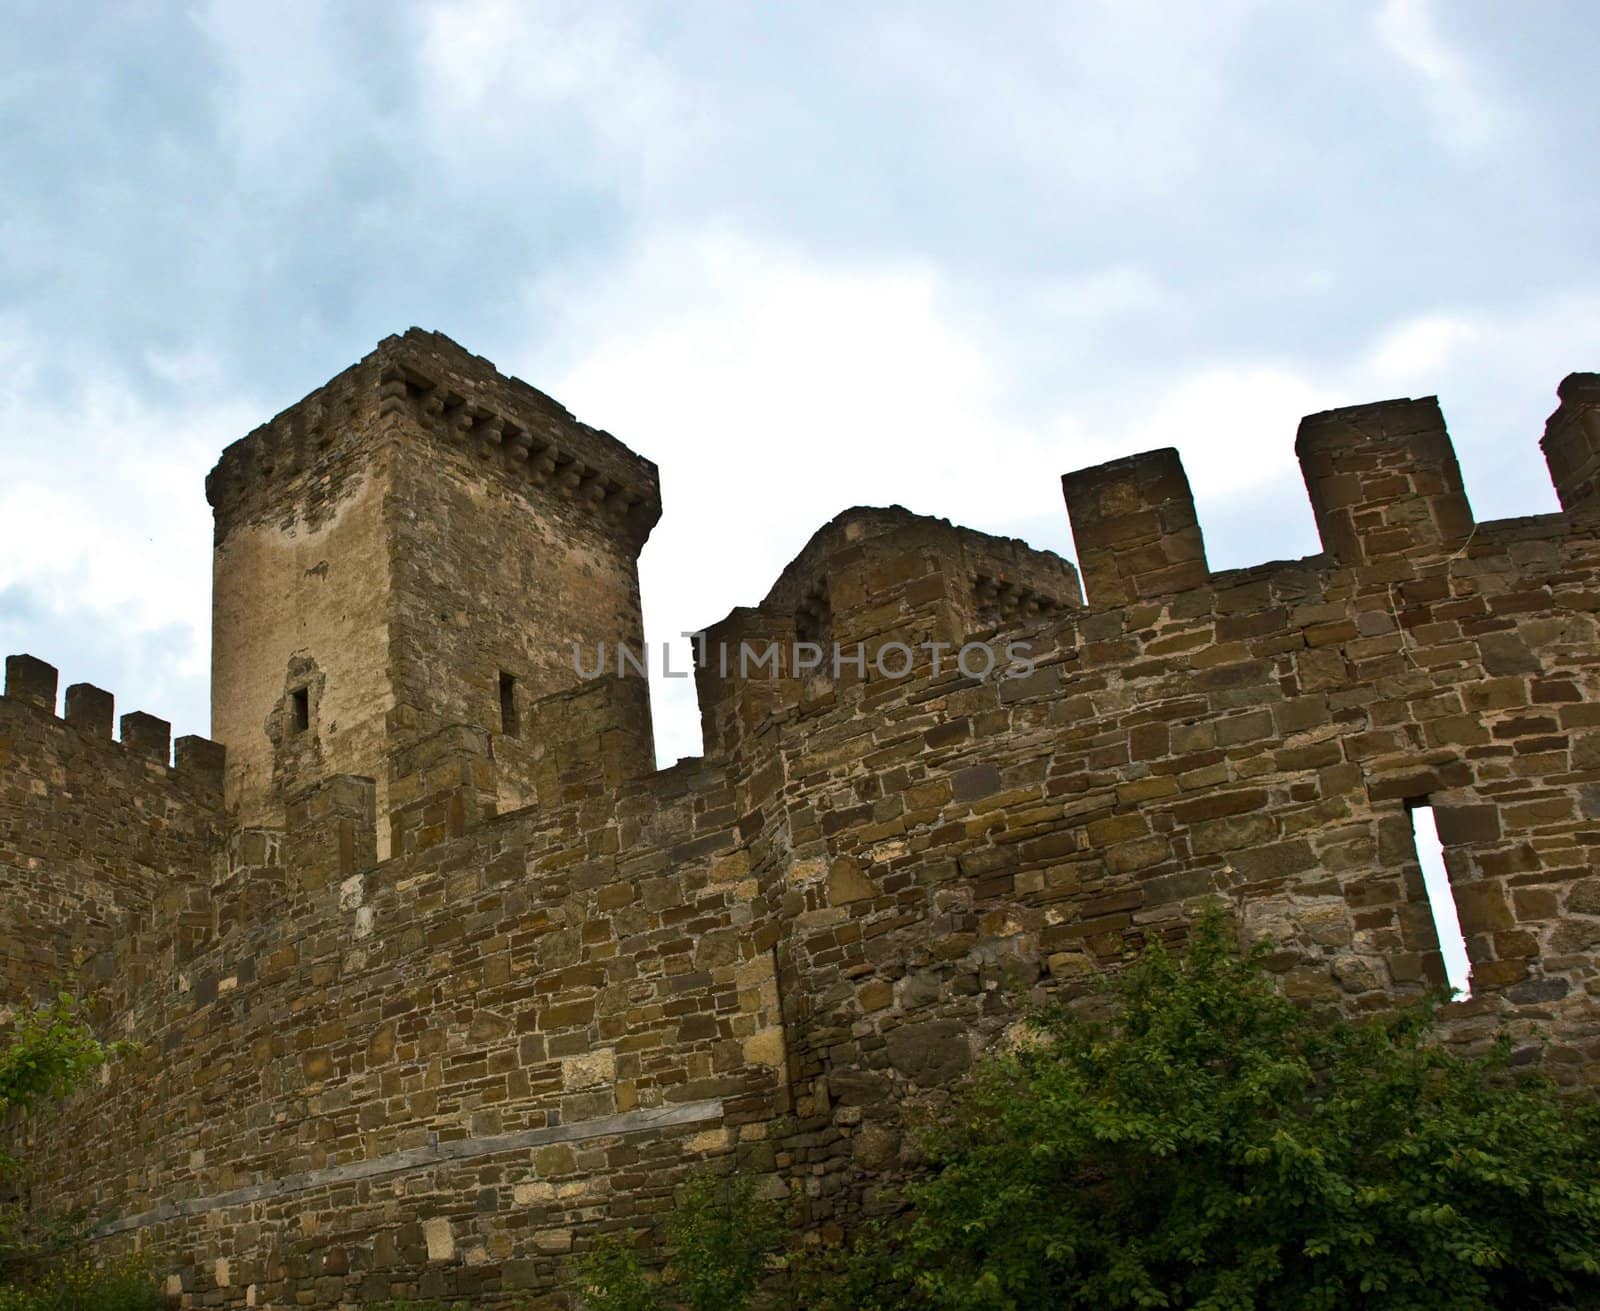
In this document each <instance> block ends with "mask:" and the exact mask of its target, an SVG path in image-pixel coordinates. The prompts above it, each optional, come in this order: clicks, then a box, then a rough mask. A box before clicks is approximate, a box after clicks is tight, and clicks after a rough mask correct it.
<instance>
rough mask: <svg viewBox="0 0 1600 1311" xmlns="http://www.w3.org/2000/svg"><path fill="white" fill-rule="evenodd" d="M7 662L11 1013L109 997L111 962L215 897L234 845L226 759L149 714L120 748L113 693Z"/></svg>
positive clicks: (3, 964) (1, 747)
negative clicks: (160, 922)
mask: <svg viewBox="0 0 1600 1311" xmlns="http://www.w3.org/2000/svg"><path fill="white" fill-rule="evenodd" d="M56 685H57V676H56V671H55V669H54V668H53V667H51V666H50V665H47V664H45V663H44V662H43V661H41V660H35V659H33V658H32V657H28V656H13V657H11V658H9V659H8V660H7V661H6V685H5V695H4V696H0V1004H4V1005H16V1004H19V1003H22V1002H26V1001H28V1000H30V999H33V998H36V997H40V996H43V995H47V994H52V993H54V992H56V991H57V990H60V989H63V988H65V989H69V990H76V988H77V985H78V981H79V977H80V973H82V972H84V971H88V973H89V975H90V978H91V979H97V980H98V981H99V982H101V983H103V982H104V979H105V977H106V976H105V974H104V973H103V969H104V966H105V963H106V959H107V953H108V952H109V951H110V949H111V948H112V947H113V945H114V944H115V943H116V942H117V941H118V940H119V939H120V938H121V937H122V936H124V935H125V934H127V933H129V932H133V931H136V930H137V928H138V927H139V926H141V925H148V924H149V923H151V922H152V921H153V920H154V919H155V918H157V917H159V916H161V915H162V914H163V911H164V909H165V908H166V907H167V906H168V905H169V904H170V902H169V899H170V898H171V897H173V896H178V897H181V896H182V895H183V894H182V892H181V890H180V888H189V887H203V886H204V884H205V883H206V882H207V879H206V873H207V871H208V870H209V868H210V864H211V859H212V853H213V852H214V851H215V850H216V849H217V847H218V845H219V843H220V841H221V835H222V832H223V823H222V796H221V784H222V779H221V751H220V748H218V747H217V746H216V745H215V744H214V743H211V742H207V741H205V740H204V739H202V738H180V739H179V741H178V746H177V763H176V766H174V765H173V764H172V763H171V762H172V759H173V756H172V743H171V728H170V726H169V725H168V724H166V723H165V722H164V721H162V720H159V719H156V718H155V717H154V716H152V715H146V714H144V713H142V712H137V711H136V712H134V713H133V714H129V715H124V716H123V718H122V740H121V741H120V742H119V741H116V740H114V739H113V738H112V736H111V725H112V713H113V703H112V698H111V694H110V693H109V692H104V691H101V690H100V689H99V688H96V687H91V686H90V685H89V684H87V683H77V684H74V685H73V686H72V687H69V688H68V689H67V693H66V719H64V720H63V719H58V718H57V717H56V714H55V709H56Z"/></svg>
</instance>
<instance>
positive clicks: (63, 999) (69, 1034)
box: [0, 994, 161, 1311]
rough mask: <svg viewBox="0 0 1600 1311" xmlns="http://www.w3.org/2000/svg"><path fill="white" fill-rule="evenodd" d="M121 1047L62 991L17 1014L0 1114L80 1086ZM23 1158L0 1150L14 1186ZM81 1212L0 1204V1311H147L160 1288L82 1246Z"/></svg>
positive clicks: (1, 1047) (6, 1048) (35, 1106)
mask: <svg viewBox="0 0 1600 1311" xmlns="http://www.w3.org/2000/svg"><path fill="white" fill-rule="evenodd" d="M124 1049H125V1044H122V1043H107V1042H102V1041H101V1040H100V1039H98V1038H97V1037H95V1034H94V1030H93V1029H91V1028H90V1027H89V1024H88V1021H87V1020H85V1019H84V1017H83V1014H82V1012H81V1010H80V1008H79V1006H78V1004H77V1003H76V1002H75V1001H74V1000H73V999H72V998H71V997H70V996H67V995H66V994H62V995H61V996H59V997H57V998H56V999H55V1000H53V1001H51V1002H49V1003H47V1004H46V1005H43V1006H40V1007H38V1008H36V1009H34V1010H24V1011H22V1012H21V1013H20V1014H18V1015H17V1016H16V1017H15V1019H14V1021H13V1023H12V1027H11V1031H10V1033H9V1034H8V1035H7V1036H6V1039H5V1041H4V1042H3V1043H0V1119H4V1118H7V1117H10V1116H14V1115H15V1114H16V1113H18V1112H22V1111H37V1110H41V1109H43V1108H45V1107H47V1106H49V1105H51V1104H53V1103H54V1102H56V1101H58V1100H60V1099H61V1098H63V1097H68V1096H71V1094H73V1093H74V1092H77V1091H78V1090H79V1089H80V1088H82V1087H84V1086H85V1085H87V1084H88V1083H89V1082H90V1081H91V1080H92V1079H93V1078H94V1076H95V1073H96V1071H98V1070H99V1068H100V1067H101V1066H102V1065H104V1064H105V1063H106V1062H107V1061H109V1060H111V1059H112V1058H113V1057H115V1056H117V1055H119V1054H120V1053H121V1052H122V1051H123V1050H124ZM25 1173H26V1171H25V1166H24V1163H22V1162H19V1161H17V1160H15V1159H14V1158H12V1157H10V1156H5V1155H3V1154H0V1174H3V1175H5V1176H8V1177H9V1180H10V1182H11V1183H12V1184H13V1185H14V1186H15V1185H17V1184H19V1183H20V1182H21V1181H22V1178H23V1176H24V1175H25ZM84 1229H85V1217H84V1216H83V1215H81V1214H73V1215H65V1216H41V1215H38V1214H36V1213H34V1212H33V1211H32V1210H31V1209H30V1208H29V1207H28V1206H27V1205H25V1204H24V1203H23V1202H19V1201H10V1202H4V1203H0V1311H152V1309H153V1308H157V1307H159V1306H160V1305H161V1295H160V1291H159V1289H158V1288H157V1287H156V1285H155V1283H154V1281H153V1280H152V1279H151V1278H150V1275H149V1272H148V1271H146V1270H145V1269H144V1268H143V1267H142V1266H141V1265H139V1264H138V1263H131V1262H120V1263H119V1262H112V1263H110V1264H103V1263H100V1262H96V1261H93V1260H90V1259H89V1258H88V1257H87V1256H86V1255H85V1254H84V1253H83V1251H82V1243H83V1236H84Z"/></svg>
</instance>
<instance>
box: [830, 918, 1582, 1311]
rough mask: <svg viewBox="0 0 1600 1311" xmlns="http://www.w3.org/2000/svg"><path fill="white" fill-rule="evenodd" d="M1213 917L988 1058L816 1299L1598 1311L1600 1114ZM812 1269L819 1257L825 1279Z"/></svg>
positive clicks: (834, 1302)
mask: <svg viewBox="0 0 1600 1311" xmlns="http://www.w3.org/2000/svg"><path fill="white" fill-rule="evenodd" d="M1263 950H1264V948H1258V949H1256V950H1254V951H1250V952H1244V953H1241V952H1240V951H1239V950H1237V949H1236V947H1235V946H1234V944H1233V942H1232V939H1231V936H1230V933H1229V931H1228V929H1227V926H1226V924H1225V922H1224V921H1223V920H1222V919H1221V917H1220V916H1218V915H1217V914H1215V913H1213V914H1209V915H1207V916H1206V917H1204V918H1203V919H1202V921H1201V922H1200V923H1199V924H1198V926H1197V928H1196V931H1195V933H1194V935H1193V937H1192V940H1191V943H1190V946H1189V947H1188V949H1187V950H1186V951H1185V952H1184V953H1183V954H1182V956H1181V957H1176V958H1175V957H1173V956H1172V955H1169V954H1168V953H1167V952H1166V951H1165V950H1163V949H1161V948H1160V947H1153V948H1151V949H1149V950H1148V951H1146V952H1145V953H1144V954H1143V955H1142V957H1141V958H1140V959H1139V960H1138V961H1137V962H1136V963H1134V964H1133V965H1131V966H1130V967H1129V968H1128V969H1127V970H1125V971H1124V972H1123V973H1122V974H1121V975H1120V977H1118V978H1117V979H1115V980H1114V981H1113V982H1112V983H1110V985H1109V987H1110V989H1111V992H1112V994H1113V998H1114V1002H1115V1006H1114V1009H1113V1010H1112V1012H1111V1013H1112V1014H1113V1015H1114V1016H1115V1018H1114V1019H1112V1020H1111V1021H1109V1022H1105V1023H1100V1024H1091V1023H1087V1022H1084V1021H1081V1020H1079V1019H1076V1018H1074V1017H1072V1016H1071V1015H1069V1014H1067V1013H1065V1012H1062V1011H1059V1010H1058V1011H1055V1012H1052V1013H1049V1014H1047V1015H1044V1016H1041V1017H1039V1019H1038V1021H1037V1034H1036V1038H1037V1040H1036V1041H1034V1042H1032V1043H1029V1044H1025V1045H1022V1046H1020V1047H1019V1048H1018V1049H1016V1050H1012V1051H1010V1052H1007V1053H1004V1054H1000V1055H996V1056H994V1057H992V1058H990V1059H988V1060H986V1061H984V1062H982V1063H981V1064H980V1067H979V1070H978V1073H977V1075H976V1078H975V1081H974V1083H973V1086H972V1088H971V1090H970V1092H969V1093H968V1094H967V1095H965V1096H964V1097H963V1098H962V1099H960V1100H959V1103H958V1107H957V1109H956V1110H955V1111H954V1112H953V1113H952V1114H950V1115H949V1116H947V1117H946V1118H945V1119H944V1120H943V1122H942V1123H941V1124H940V1126H939V1128H938V1129H937V1130H936V1131H935V1132H934V1133H933V1134H932V1135H931V1137H930V1138H929V1140H928V1142H927V1144H926V1146H927V1148H928V1151H929V1154H930V1167H931V1168H930V1171H929V1173H928V1174H927V1175H926V1177H924V1178H923V1179H922V1180H921V1181H920V1182H917V1183H915V1184H913V1185H911V1186H910V1187H909V1188H908V1189H907V1192H906V1201H907V1203H908V1209H907V1212H906V1215H905V1217H904V1220H903V1223H901V1224H899V1225H898V1226H896V1227H895V1228H893V1229H890V1230H885V1231H882V1232H880V1233H877V1234H875V1235H873V1234H869V1235H866V1236H865V1237H863V1238H861V1239H859V1240H858V1242H857V1243H856V1245H855V1246H854V1248H853V1249H850V1250H846V1251H842V1252H834V1253H832V1254H830V1255H828V1256H826V1257H825V1258H823V1259H822V1260H821V1261H820V1262H818V1261H814V1262H813V1263H812V1264H813V1265H814V1266H815V1265H819V1264H820V1265H824V1266H826V1265H829V1264H831V1269H826V1270H824V1271H823V1274H824V1276H825V1277H824V1278H822V1279H821V1280H820V1283H819V1286H818V1291H817V1292H816V1293H815V1294H814V1295H813V1296H812V1297H811V1299H810V1301H809V1302H808V1303H807V1304H808V1305H809V1306H811V1307H814V1308H816V1309H817V1311H846V1308H848V1311H891V1309H893V1311H935V1309H936V1311H1045V1309H1046V1308H1049V1309H1050V1311H1056V1309H1058V1308H1075V1307H1082V1308H1096V1309H1097V1311H1098V1309H1100V1308H1122V1307H1139V1308H1147V1307H1160V1308H1195V1309H1196V1311H1257V1309H1259V1311H1332V1309H1333V1308H1346V1307H1357V1308H1371V1309H1373V1311H1402V1309H1404V1311H1428V1309H1430V1308H1440V1309H1443V1308H1449V1309H1450V1311H1464V1309H1467V1308H1557V1307H1590V1306H1600V1150H1597V1149H1600V1121H1597V1116H1596V1112H1595V1109H1594V1102H1593V1100H1592V1099H1590V1098H1585V1099H1583V1100H1582V1101H1581V1102H1569V1101H1567V1100H1564V1099H1563V1098H1562V1096H1560V1095H1559V1094H1558V1093H1557V1091H1556V1090H1555V1089H1554V1088H1553V1087H1552V1086H1551V1085H1550V1084H1548V1083H1547V1082H1545V1081H1544V1080H1542V1079H1540V1078H1538V1077H1536V1076H1532V1075H1526V1074H1524V1075H1515V1074H1514V1073H1513V1072H1511V1071H1510V1070H1508V1069H1507V1062H1506V1057H1507V1050H1506V1048H1504V1047H1502V1048H1500V1049H1498V1050H1497V1051H1496V1053H1495V1054H1494V1055H1493V1056H1491V1057H1489V1058H1486V1059H1468V1058H1464V1057H1460V1056H1457V1055H1453V1054H1451V1053H1449V1052H1447V1051H1445V1050H1444V1049H1443V1048H1441V1047H1440V1046H1439V1045H1437V1043H1435V1042H1432V1041H1430V1040H1429V1033H1430V1030H1431V1025H1432V1012H1431V1011H1429V1010H1410V1011H1406V1012H1404V1013H1402V1014H1398V1015H1394V1016H1389V1017H1385V1018H1382V1019H1377V1020H1371V1021H1365V1022H1361V1023H1354V1022H1350V1021H1347V1020H1345V1019H1343V1018H1341V1017H1340V1016H1339V1015H1337V1014H1336V1013H1332V1012H1329V1011H1321V1012H1316V1011H1310V1010H1307V1009H1303V1008H1301V1007H1298V1006H1296V1005H1294V1004H1292V1003H1291V1002H1289V1001H1287V1000H1285V999H1284V998H1283V997H1282V996H1281V994H1280V993H1279V992H1278V991H1277V989H1276V988H1275V986H1274V984H1273V981H1272V979H1271V977H1270V975H1268V974H1267V972H1266V971H1265V970H1264V968H1263V966H1262V963H1261V955H1262V952H1263ZM813 1273H814V1272H813Z"/></svg>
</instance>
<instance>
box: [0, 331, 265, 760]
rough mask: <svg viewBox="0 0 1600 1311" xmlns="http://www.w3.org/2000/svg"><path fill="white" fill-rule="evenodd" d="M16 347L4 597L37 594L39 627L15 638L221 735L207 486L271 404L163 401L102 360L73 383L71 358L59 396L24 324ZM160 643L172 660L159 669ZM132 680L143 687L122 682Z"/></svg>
mask: <svg viewBox="0 0 1600 1311" xmlns="http://www.w3.org/2000/svg"><path fill="white" fill-rule="evenodd" d="M184 354H186V353H180V357H182V356H183V355H184ZM0 355H3V356H4V358H5V359H6V360H7V361H8V362H9V363H11V365H12V367H11V368H8V369H5V370H0V433H4V434H6V435H7V437H8V438H9V439H10V440H9V442H8V446H7V453H6V458H7V464H8V469H9V474H10V476H9V477H8V479H7V480H6V482H5V484H4V486H3V487H0V527H3V529H4V543H5V549H4V551H3V552H0V592H5V591H6V590H7V589H15V590H17V591H18V592H24V591H25V592H26V594H27V596H28V597H29V598H31V601H32V604H31V605H30V607H29V611H30V617H29V619H28V621H27V622H23V621H22V620H19V619H17V618H15V617H13V618H10V619H8V620H7V624H6V628H7V631H6V632H5V634H4V637H5V642H4V645H5V646H6V648H7V650H8V651H10V650H14V649H16V647H17V646H18V645H21V644H25V645H28V646H30V647H33V648H35V649H34V650H33V654H36V655H38V656H40V657H42V658H43V659H46V660H48V661H50V662H51V663H52V664H55V665H57V666H58V667H59V668H60V669H61V672H62V676H63V681H64V682H76V681H80V680H85V679H87V680H90V681H103V682H104V683H106V684H107V685H108V686H110V690H111V691H113V692H116V693H119V694H122V695H124V696H133V695H136V696H137V698H138V700H139V701H140V704H141V705H142V706H143V708H145V709H147V710H150V711H151V712H152V713H156V714H164V715H169V716H171V717H172V718H173V719H174V720H175V721H176V722H177V723H178V725H179V729H180V731H183V732H199V733H204V732H206V731H207V727H208V725H207V723H206V722H205V716H206V710H205V706H206V701H207V699H208V698H207V692H206V686H207V681H208V678H209V658H208V653H209V647H210V595H211V523H210V518H211V516H210V512H209V509H208V507H207V505H206V502H205V498H204V495H203V494H202V485H203V481H204V478H205V474H206V471H207V470H208V469H209V468H210V467H211V465H212V464H213V463H214V462H215V460H216V457H217V454H218V452H220V451H221V449H222V447H223V446H224V445H226V444H227V443H228V442H230V441H232V440H233V439H234V438H235V437H238V436H239V435H240V434H242V433H244V432H246V431H248V430H249V429H250V428H251V427H252V426H254V423H255V422H256V421H257V420H258V419H259V417H260V411H259V407H258V406H257V405H255V404H252V403H251V402H250V401H249V400H248V399H246V398H234V399H231V400H228V399H218V398H215V397H213V396H209V395H202V396H197V397H196V398H195V399H194V400H193V401H192V402H191V403H180V404H177V405H171V406H157V405H153V404H151V403H148V402H145V401H141V400H139V399H138V392H137V390H136V389H135V387H134V386H133V384H132V382H131V380H130V379H128V378H126V377H124V376H119V375H117V374H116V373H115V371H114V370H108V369H106V368H105V367H104V366H103V365H99V364H96V365H90V364H87V363H85V364H83V365H81V366H79V367H68V368H67V369H66V373H67V376H68V381H67V384H66V385H65V386H61V385H60V378H59V372H58V369H59V366H58V369H53V370H51V371H49V372H50V373H51V374H52V375H53V376H54V377H55V378H56V382H57V385H56V386H55V387H53V388H50V389H47V388H46V387H45V386H44V385H43V382H42V379H43V378H44V377H45V375H46V372H47V371H46V370H45V369H44V368H43V366H42V361H41V358H40V352H39V350H38V349H37V348H35V347H32V346H30V345H29V344H28V342H27V340H26V338H25V336H24V334H23V333H22V330H21V328H20V327H19V326H15V325H14V326H13V330H12V331H11V332H10V333H7V334H6V336H5V339H4V345H3V346H0ZM188 357H189V358H191V359H198V358H199V356H195V355H192V353H188ZM157 649H159V651H160V653H161V655H162V665H161V667H159V668H158V667H156V666H155V665H153V664H151V663H150V661H151V659H153V657H152V655H151V653H152V652H153V651H155V650H157ZM80 652H82V653H83V656H84V659H87V660H88V661H89V662H90V663H91V664H92V666H93V667H92V668H88V669H86V668H83V667H82V660H80V659H79V656H80ZM119 660H121V661H123V662H124V663H125V665H126V668H118V667H117V662H118V661H119ZM119 673H121V674H124V675H126V676H129V677H132V676H134V675H135V674H137V677H138V681H139V683H140V684H141V685H140V686H137V687H132V686H123V687H118V686H116V684H117V683H118V682H119V681H120V679H119V678H118V674H119ZM162 696H170V697H172V698H173V699H174V701H175V702H176V704H172V705H164V704H161V703H160V700H159V698H160V697H162ZM129 708H132V707H131V706H130V707H129Z"/></svg>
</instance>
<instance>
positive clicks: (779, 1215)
mask: <svg viewBox="0 0 1600 1311" xmlns="http://www.w3.org/2000/svg"><path fill="white" fill-rule="evenodd" d="M784 1230H785V1223H784V1215H783V1211H782V1208H780V1207H779V1206H777V1205H776V1204H775V1203H773V1202H771V1201H767V1200H765V1199H763V1198H759V1197H757V1196H756V1189H755V1181H754V1180H752V1179H750V1178H749V1177H748V1176H745V1175H721V1176H718V1175H699V1176H696V1177H695V1178H694V1179H691V1180H690V1181H689V1182H688V1183H687V1184H685V1185H684V1187H683V1188H682V1189H681V1190H680V1192H679V1195H678V1198H677V1203H676V1205H675V1206H674V1208H673V1210H672V1213H671V1215H670V1216H669V1217H668V1218H667V1223H666V1251H667V1258H668V1260H667V1267H666V1270H665V1272H664V1275H663V1277H662V1279H661V1280H660V1281H659V1282H655V1281H652V1280H651V1279H649V1278H648V1277H647V1276H646V1274H645V1270H644V1267H643V1265H642V1263H641V1262H640V1260H639V1257H638V1255H637V1254H636V1253H635V1252H634V1250H633V1249H632V1248H628V1247H624V1246H623V1245H622V1244H621V1243H619V1242H617V1241H616V1240H614V1239H612V1240H602V1241H601V1242H599V1243H597V1244H596V1245H595V1246H594V1247H593V1248H591V1249H590V1251H589V1252H588V1253H586V1254H585V1256H584V1257H583V1258H582V1260H580V1262H579V1263H578V1270H577V1278H576V1279H575V1281H574V1284H575V1287H576V1290H577V1292H578V1293H579V1295H580V1296H581V1297H582V1298H583V1305H584V1306H585V1307H586V1308H588V1311H664V1309H665V1308H668V1307H671V1308H681V1309H682V1311H745V1309H746V1308H748V1307H750V1306H751V1305H752V1303H753V1301H754V1299H755V1297H756V1292H757V1285H758V1284H759V1283H760V1281H761V1278H762V1275H763V1274H764V1273H765V1272H766V1270H767V1268H768V1265H769V1264H770V1261H771V1258H772V1255H773V1253H774V1252H775V1251H776V1250H777V1248H778V1246H779V1244H780V1243H781V1242H782V1240H783V1235H784Z"/></svg>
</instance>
